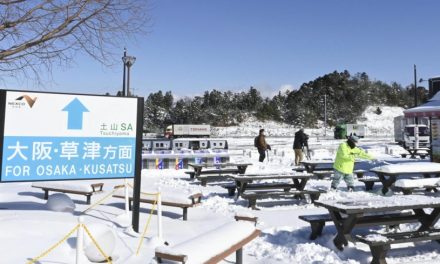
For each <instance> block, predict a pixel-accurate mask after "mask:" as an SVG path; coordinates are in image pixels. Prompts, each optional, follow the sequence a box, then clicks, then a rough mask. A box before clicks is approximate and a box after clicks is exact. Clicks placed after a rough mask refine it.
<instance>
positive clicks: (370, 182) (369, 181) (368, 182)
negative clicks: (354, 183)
mask: <svg viewBox="0 0 440 264" xmlns="http://www.w3.org/2000/svg"><path fill="white" fill-rule="evenodd" d="M358 180H359V181H360V182H363V183H364V184H365V190H366V191H371V190H373V186H374V183H376V182H380V180H379V178H378V177H363V178H362V179H358Z"/></svg>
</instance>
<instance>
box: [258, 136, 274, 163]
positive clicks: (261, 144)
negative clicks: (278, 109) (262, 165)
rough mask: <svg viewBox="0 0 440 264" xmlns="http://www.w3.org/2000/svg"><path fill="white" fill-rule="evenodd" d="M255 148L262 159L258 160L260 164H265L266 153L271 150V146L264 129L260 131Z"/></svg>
mask: <svg viewBox="0 0 440 264" xmlns="http://www.w3.org/2000/svg"><path fill="white" fill-rule="evenodd" d="M254 146H255V147H256V148H257V149H258V153H259V154H260V157H259V159H258V161H259V162H263V161H264V159H265V158H266V151H267V150H270V149H271V148H270V145H269V144H267V142H266V136H265V135H264V129H260V132H259V134H258V136H257V137H255V139H254Z"/></svg>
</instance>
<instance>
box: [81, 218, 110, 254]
mask: <svg viewBox="0 0 440 264" xmlns="http://www.w3.org/2000/svg"><path fill="white" fill-rule="evenodd" d="M86 226H87V229H88V230H89V231H90V233H91V234H92V236H93V238H94V239H95V241H96V243H97V244H98V245H99V247H100V248H101V249H102V251H103V252H104V253H105V254H106V255H107V256H109V257H110V256H112V254H113V250H114V249H115V244H116V235H115V232H114V231H113V229H112V228H110V227H109V226H107V225H104V224H100V223H91V224H87V225H86ZM84 253H85V255H86V257H87V258H88V259H89V260H90V261H92V262H103V261H105V260H106V259H105V258H104V256H103V255H102V254H101V252H100V251H99V250H98V248H97V246H96V245H95V243H94V242H93V241H92V240H91V239H90V237H89V236H88V235H87V233H85V234H84Z"/></svg>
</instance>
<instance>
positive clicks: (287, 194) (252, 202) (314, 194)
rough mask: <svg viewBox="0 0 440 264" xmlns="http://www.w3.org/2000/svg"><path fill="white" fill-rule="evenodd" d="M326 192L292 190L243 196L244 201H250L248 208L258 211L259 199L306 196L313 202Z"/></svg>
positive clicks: (302, 197)
mask: <svg viewBox="0 0 440 264" xmlns="http://www.w3.org/2000/svg"><path fill="white" fill-rule="evenodd" d="M323 192H325V191H324V190H301V191H299V190H290V191H287V192H283V191H252V192H245V193H242V194H241V197H242V198H243V199H247V200H248V207H250V208H252V209H254V210H255V209H257V207H256V205H257V200H258V199H267V198H301V199H305V195H309V196H310V200H311V201H312V202H313V201H315V200H318V199H319V196H320V195H321V193H323Z"/></svg>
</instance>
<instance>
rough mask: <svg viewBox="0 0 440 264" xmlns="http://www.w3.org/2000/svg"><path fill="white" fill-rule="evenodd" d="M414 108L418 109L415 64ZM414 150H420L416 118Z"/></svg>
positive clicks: (415, 120) (416, 120)
mask: <svg viewBox="0 0 440 264" xmlns="http://www.w3.org/2000/svg"><path fill="white" fill-rule="evenodd" d="M414 107H417V68H416V65H415V64H414ZM414 123H415V126H414V138H415V141H414V149H418V148H419V127H418V124H419V120H418V118H417V116H416V117H414Z"/></svg>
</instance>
